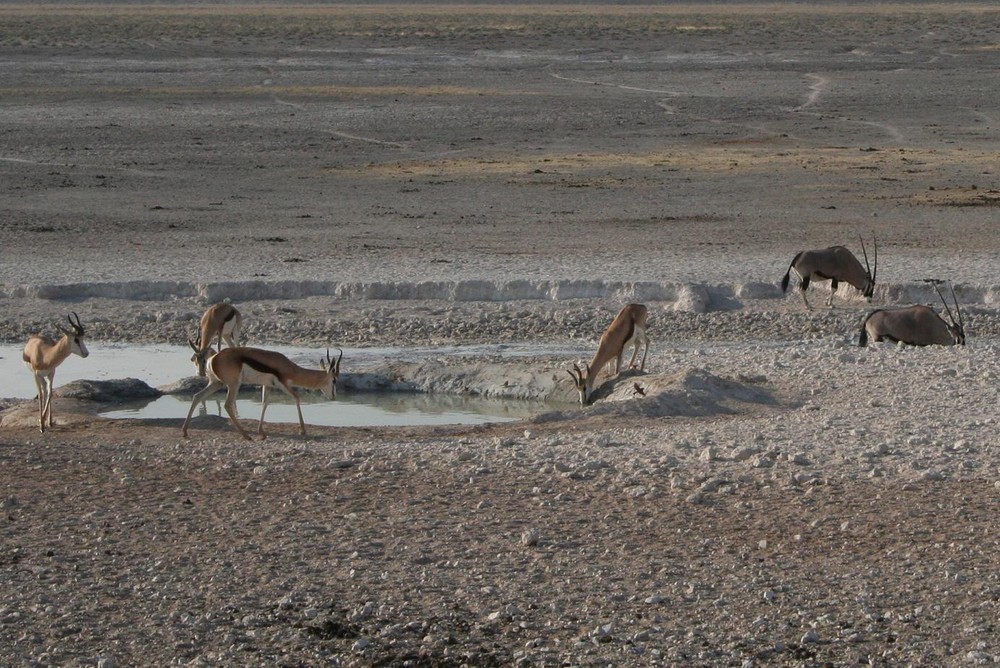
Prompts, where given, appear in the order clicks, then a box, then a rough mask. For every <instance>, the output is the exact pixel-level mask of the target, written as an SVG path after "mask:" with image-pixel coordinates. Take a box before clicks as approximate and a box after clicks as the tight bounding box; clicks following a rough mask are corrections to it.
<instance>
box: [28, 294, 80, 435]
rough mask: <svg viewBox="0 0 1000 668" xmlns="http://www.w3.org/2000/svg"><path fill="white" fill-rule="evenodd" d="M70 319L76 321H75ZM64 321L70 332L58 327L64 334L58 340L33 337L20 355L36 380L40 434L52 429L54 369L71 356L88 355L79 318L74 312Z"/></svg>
mask: <svg viewBox="0 0 1000 668" xmlns="http://www.w3.org/2000/svg"><path fill="white" fill-rule="evenodd" d="M73 318H76V322H74V321H73ZM66 319H67V320H69V324H70V325H71V326H72V327H73V330H72V331H70V330H68V329H63V328H62V327H59V328H58V329H59V331H60V332H62V333H63V335H62V338H60V339H59V340H58V341H53V340H52V339H50V338H49V337H47V336H42V335H41V334H35V335H34V336H32V337H31V338H29V339H28V342H27V343H26V344H24V352H23V353H21V359H23V360H24V363H25V364H26V365H28V368H29V369H31V375H32V376H34V378H35V387H36V388H37V389H38V428H39V429H40V430H41V431H43V432H44V431H45V427H46V426H49V427H51V426H52V383H53V380H54V379H55V376H56V367H58V366H59V365H60V364H62V363H63V362H65V361H66V358H67V357H69V356H70V355H71V354H76V355H79V356H80V357H86V356H87V355H89V354H90V351H88V350H87V344H86V343H85V342H84V340H83V337H84V330H83V325H82V324H81V323H80V316H78V315H77V314H76V313H73V316H72V317H70V316H66ZM57 327H58V326H57Z"/></svg>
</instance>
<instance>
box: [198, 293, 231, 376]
mask: <svg viewBox="0 0 1000 668" xmlns="http://www.w3.org/2000/svg"><path fill="white" fill-rule="evenodd" d="M242 327H243V316H242V315H240V312H239V311H237V310H236V307H235V306H233V305H231V304H215V305H214V306H210V307H209V308H208V310H206V311H205V313H204V315H202V316H201V327H200V329H199V330H198V338H197V339H196V340H194V341H192V340H191V339H188V344H189V345H190V346H191V350H193V351H194V355H192V356H191V363H192V364H194V366H195V368H196V369H198V375H199V376H204V375H205V361H206V360H207V359H208V358H209V356H210V355H212V354H214V353H215V352H216V351H215V350H212V339H213V338H216V337H218V339H219V341H218V350H219V352H221V351H222V341H223V340H225V342H226V345H227V346H229V347H230V348H235V347H236V346H238V345H240V329H241V328H242Z"/></svg>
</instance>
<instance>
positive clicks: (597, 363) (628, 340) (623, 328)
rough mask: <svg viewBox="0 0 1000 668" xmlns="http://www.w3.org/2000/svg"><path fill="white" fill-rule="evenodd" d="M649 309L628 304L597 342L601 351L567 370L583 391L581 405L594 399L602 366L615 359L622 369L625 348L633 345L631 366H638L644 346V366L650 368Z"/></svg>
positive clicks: (642, 363)
mask: <svg viewBox="0 0 1000 668" xmlns="http://www.w3.org/2000/svg"><path fill="white" fill-rule="evenodd" d="M648 316H649V312H648V310H647V309H646V306H645V305H644V304H626V305H625V306H624V307H623V308H622V310H621V311H619V312H618V315H617V316H615V319H614V320H612V321H611V324H610V325H608V328H607V329H606V330H604V334H602V335H601V341H600V343H599V344H598V346H597V352H596V353H594V358H593V359H592V360H590V363H589V364H584V366H583V369H581V368H580V367H579V366H578V365H577V364H573V370H572V371H570V370H569V369H567V370H566V373H568V374H569V375H570V377H571V378H572V379H573V384H574V385H576V389H577V391H578V392H579V393H580V405H582V406H586V405H588V404H590V402H591V401H593V394H594V382H595V381H596V380H597V376H598V374H600V373H601V370H602V369H603V368H604V367H605V366H606V365H607V364H609V363H610V362H611V361H612V360H614V361H615V375H618V374H619V373H621V368H622V356H623V355H624V354H625V349H626V348H628V347H629V346H630V345H631V346H634V348H633V349H632V359H631V360H629V363H628V365H629V368H634V367H635V358H636V357H637V356H638V355H639V345H640V344H641V345H642V346H643V352H642V362H641V363H640V365H639V368H640V370H645V369H646V355H647V354H648V353H649V337H648V336H647V335H646V320H647V318H648Z"/></svg>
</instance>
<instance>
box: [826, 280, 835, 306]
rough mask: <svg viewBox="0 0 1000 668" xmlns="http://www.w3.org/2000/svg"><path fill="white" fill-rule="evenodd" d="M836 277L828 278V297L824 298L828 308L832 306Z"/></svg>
mask: <svg viewBox="0 0 1000 668" xmlns="http://www.w3.org/2000/svg"><path fill="white" fill-rule="evenodd" d="M837 285H838V284H837V279H836V278H831V279H830V298H829V299H827V300H826V305H827V307H828V308H833V296H834V295H835V294H837Z"/></svg>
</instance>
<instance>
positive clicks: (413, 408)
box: [100, 389, 542, 430]
mask: <svg viewBox="0 0 1000 668" xmlns="http://www.w3.org/2000/svg"><path fill="white" fill-rule="evenodd" d="M243 394H244V393H241V398H240V399H238V400H237V401H236V412H237V414H238V415H239V417H240V419H242V420H250V419H252V420H254V421H256V420H257V419H258V418H259V417H260V396H259V394H257V393H255V394H257V396H256V398H254V399H250V398H246V397H242V395H243ZM225 398H226V391H225V390H224V389H223V390H222V391H220V392H219V393H218V394H216V395H215V396H214V397H211V398H209V399H208V400H207V401H206V402H205V403H204V404H203V405H201V406H198V407H197V408H196V409H195V412H194V417H198V416H199V415H216V416H219V417H223V418H226V419H228V415H227V414H226V409H225V407H224V406H223V405H222V404H223V402H224V401H225ZM301 405H302V418H303V420H305V423H306V425H311V424H312V425H322V426H328V427H375V426H406V425H444V424H483V423H486V422H510V421H514V420H522V419H524V418H527V417H530V416H532V415H534V414H536V413H538V412H540V410H542V406H541V405H540V404H539V403H537V402H531V401H512V400H500V399H483V398H477V397H456V396H452V395H427V394H413V393H400V392H392V393H375V392H360V393H359V392H351V393H348V392H343V391H338V392H337V398H336V400H334V401H327V400H326V399H325V398H323V397H322V396H320V395H316V396H308V395H305V394H304V393H303V396H302V399H301ZM190 406H191V398H190V397H183V396H174V395H170V396H163V397H159V398H157V399H153V400H151V401H144V402H136V403H133V404H128V405H122V406H121V407H119V408H115V409H114V410H109V411H105V412H103V413H100V415H101V417H105V418H112V419H122V418H138V419H144V418H145V419H151V418H176V419H177V420H178V424H179V423H180V421H182V420H183V419H184V417H185V416H186V415H187V412H188V409H189V408H190ZM298 419H299V418H298V415H297V414H296V412H295V404H294V403H292V401H291V399H289V398H287V397H285V396H284V395H283V394H282V393H281V392H278V391H273V392H271V400H270V401H269V402H268V405H267V414H266V415H265V416H264V423H265V427H264V428H265V430H267V429H268V428H269V427H268V426H269V425H272V424H274V423H291V424H297V423H298ZM193 424H195V426H193V427H192V429H197V426H196V423H193ZM244 427H245V428H248V429H250V427H251V426H250V425H247V424H244ZM253 429H256V426H254V427H253Z"/></svg>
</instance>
